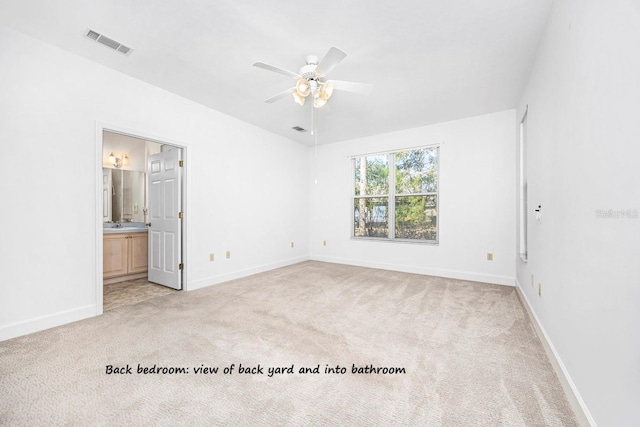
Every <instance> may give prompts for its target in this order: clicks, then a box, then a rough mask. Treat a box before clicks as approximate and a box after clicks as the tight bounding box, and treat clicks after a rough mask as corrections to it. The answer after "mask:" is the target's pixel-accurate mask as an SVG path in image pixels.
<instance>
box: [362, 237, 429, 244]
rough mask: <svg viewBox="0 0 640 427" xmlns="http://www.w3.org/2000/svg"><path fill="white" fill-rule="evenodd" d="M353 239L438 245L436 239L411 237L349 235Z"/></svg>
mask: <svg viewBox="0 0 640 427" xmlns="http://www.w3.org/2000/svg"><path fill="white" fill-rule="evenodd" d="M351 240H353V241H356V242H358V241H367V242H384V243H408V244H410V245H428V246H439V245H440V242H439V241H438V240H411V239H388V238H384V237H354V236H351Z"/></svg>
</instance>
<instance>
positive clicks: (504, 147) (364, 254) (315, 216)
mask: <svg viewBox="0 0 640 427" xmlns="http://www.w3.org/2000/svg"><path fill="white" fill-rule="evenodd" d="M514 123H515V111H514V110H509V111H503V112H499V113H494V114H488V115H483V116H478V117H472V118H468V119H464V120H457V121H452V122H446V123H441V124H437V125H432V126H426V127H420V128H414V129H409V130H405V131H401V132H394V133H388V134H384V135H378V136H373V137H367V138H362V139H356V140H351V141H346V142H340V143H337V144H330V145H325V146H320V147H318V155H317V158H316V157H315V154H314V151H313V150H311V152H310V160H309V161H310V179H309V186H310V187H309V188H310V190H309V193H310V194H311V207H310V209H311V212H310V216H311V233H310V251H311V258H313V259H318V260H325V261H332V262H339V263H348V264H356V265H363V266H371V267H378V268H386V269H392V270H400V271H408V272H415V273H423V274H432V275H438V276H444V277H454V278H461V279H468V280H476V281H482V282H490V283H498V284H505V285H513V284H514V278H515V265H514V260H513V259H514V256H515V255H514V250H513V248H514V245H515V232H514V230H515V191H514V182H515V165H514V158H515V135H516V127H515V125H514ZM320 132H322V130H320ZM440 142H441V143H443V145H442V146H441V149H440V194H439V199H440V200H439V203H440V207H439V216H440V218H439V225H440V236H439V237H440V243H439V244H438V245H426V244H411V243H397V242H394V243H390V242H377V241H370V240H368V241H362V240H353V239H351V238H350V235H351V221H352V220H351V215H352V214H351V204H352V201H351V188H352V186H353V184H352V181H353V178H352V176H351V162H350V160H349V158H348V157H349V156H352V155H358V154H366V153H372V152H379V151H386V150H396V149H401V148H407V147H415V146H419V145H426V144H434V143H440ZM316 177H317V180H318V183H317V184H315V180H316ZM324 240H326V241H327V246H323V244H322V243H323V241H324ZM487 252H492V253H493V254H494V260H493V261H487Z"/></svg>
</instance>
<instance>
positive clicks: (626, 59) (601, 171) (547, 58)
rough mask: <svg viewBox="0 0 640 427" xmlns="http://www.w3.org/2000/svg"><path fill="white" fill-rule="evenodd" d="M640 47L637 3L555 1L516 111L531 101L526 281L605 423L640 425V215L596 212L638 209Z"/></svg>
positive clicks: (520, 266)
mask: <svg viewBox="0 0 640 427" xmlns="http://www.w3.org/2000/svg"><path fill="white" fill-rule="evenodd" d="M639 40H640V6H639V3H638V2H637V1H631V0H629V1H623V0H616V1H608V2H603V1H598V0H587V1H585V0H562V1H556V2H554V5H553V8H552V11H551V14H550V19H549V22H548V24H547V28H546V31H545V34H544V38H543V40H542V42H541V45H540V48H539V52H538V56H537V59H536V62H535V66H534V68H533V70H532V73H531V76H530V78H529V80H528V83H527V86H526V90H525V91H524V93H523V95H522V99H521V102H520V105H519V107H518V116H517V117H518V119H519V118H520V117H521V115H522V114H523V112H524V109H525V105H527V104H528V105H529V113H528V129H529V141H528V163H527V166H528V177H529V199H528V200H529V207H530V212H528V218H529V224H530V225H529V261H528V263H524V262H522V261H518V263H517V279H518V283H519V286H520V287H521V289H522V291H523V292H524V294H525V295H526V298H527V299H528V301H529V303H530V305H531V307H532V309H533V311H534V312H535V314H536V316H537V318H538V319H539V321H540V323H541V325H542V327H543V328H544V330H545V331H546V334H547V336H548V337H549V339H550V341H551V343H552V345H553V346H554V347H555V350H556V352H557V354H558V355H559V358H560V361H561V363H562V364H563V365H564V368H565V369H566V372H567V373H568V374H569V377H570V378H571V380H572V381H573V383H574V386H575V388H576V389H577V391H578V394H579V396H580V397H581V399H582V401H583V404H585V405H586V406H585V407H586V409H587V412H588V414H587V416H590V417H591V421H592V422H595V423H596V424H597V425H599V426H638V425H640V406H638V403H639V402H640V329H639V328H640V267H639V266H640V263H639V262H638V259H639V257H640V218H637V217H635V218H628V217H627V218H611V219H602V218H598V216H597V214H596V211H597V210H603V211H608V210H609V209H611V210H613V211H621V210H627V209H630V210H640V173H639V170H640V142H639V141H640V120H639V116H640V108H639V107H638V105H640V104H639V100H640V77H639V76H640V55H638V46H639V44H638V41H639ZM538 204H541V205H542V211H543V218H542V223H539V224H538V223H536V222H535V219H534V216H533V212H532V211H531V210H532V209H533V208H534V207H535V206H537V205H538ZM532 274H533V275H534V283H535V285H534V286H533V287H532V286H531V275H532ZM538 283H541V284H542V297H539V296H538V294H537V285H538ZM589 413H590V414H589Z"/></svg>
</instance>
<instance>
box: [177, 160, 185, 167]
mask: <svg viewBox="0 0 640 427" xmlns="http://www.w3.org/2000/svg"><path fill="white" fill-rule="evenodd" d="M178 166H180V167H181V168H182V167H184V160H178Z"/></svg>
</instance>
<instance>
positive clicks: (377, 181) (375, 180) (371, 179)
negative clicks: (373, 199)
mask: <svg viewBox="0 0 640 427" xmlns="http://www.w3.org/2000/svg"><path fill="white" fill-rule="evenodd" d="M354 162H355V163H354V178H355V180H354V185H355V195H356V196H367V195H368V196H375V195H379V194H389V181H388V178H389V157H388V156H387V155H386V154H383V155H378V156H367V157H356V158H355V159H354Z"/></svg>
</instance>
